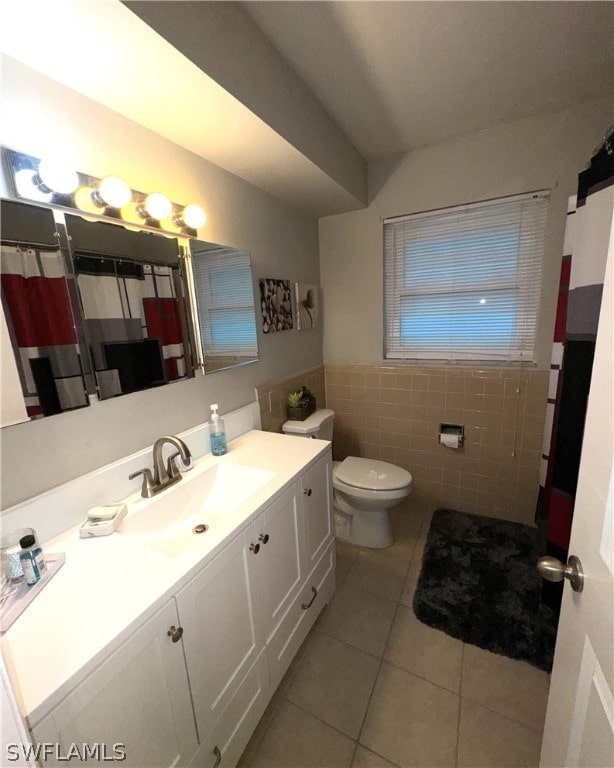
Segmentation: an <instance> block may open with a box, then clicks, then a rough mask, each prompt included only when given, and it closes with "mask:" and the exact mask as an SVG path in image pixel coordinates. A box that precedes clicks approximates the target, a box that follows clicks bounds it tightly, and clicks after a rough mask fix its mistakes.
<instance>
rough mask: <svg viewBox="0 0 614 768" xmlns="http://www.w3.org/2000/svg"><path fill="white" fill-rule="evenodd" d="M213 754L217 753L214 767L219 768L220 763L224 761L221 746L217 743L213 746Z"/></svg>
mask: <svg viewBox="0 0 614 768" xmlns="http://www.w3.org/2000/svg"><path fill="white" fill-rule="evenodd" d="M213 754H214V755H215V762H214V763H213V768H217V767H218V765H219V764H220V763H221V762H222V753H221V752H220V748H219V747H218V746H217V744H216V745H215V747H213Z"/></svg>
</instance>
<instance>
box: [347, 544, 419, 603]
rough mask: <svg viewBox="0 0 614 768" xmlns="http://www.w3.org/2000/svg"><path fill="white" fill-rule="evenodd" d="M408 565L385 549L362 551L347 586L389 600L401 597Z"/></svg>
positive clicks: (349, 576)
mask: <svg viewBox="0 0 614 768" xmlns="http://www.w3.org/2000/svg"><path fill="white" fill-rule="evenodd" d="M407 567H408V564H407V562H406V561H405V560H403V559H401V558H399V557H395V555H394V554H391V553H390V552H388V550H385V549H371V550H367V549H361V551H360V552H359V554H358V557H357V558H356V559H355V560H354V563H353V564H352V567H351V569H350V572H349V574H348V577H347V580H346V584H351V585H352V586H353V587H358V589H364V590H365V591H366V592H372V593H373V594H374V595H379V596H380V597H385V598H386V599H387V600H394V601H395V602H397V601H398V599H399V597H400V596H401V590H402V588H403V582H404V581H405V574H406V573H407Z"/></svg>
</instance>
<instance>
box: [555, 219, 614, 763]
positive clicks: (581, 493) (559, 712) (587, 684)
mask: <svg viewBox="0 0 614 768" xmlns="http://www.w3.org/2000/svg"><path fill="white" fill-rule="evenodd" d="M610 235H611V236H610V247H609V250H608V259H607V266H606V273H605V281H604V291H603V299H602V303H601V313H600V317H599V330H598V335H597V342H596V347H595V359H594V363H593V375H592V379H591V388H590V394H589V400H588V408H587V413H586V425H585V432H584V441H583V444H582V459H581V462H580V475H579V479H578V490H577V494H576V505H575V512H574V522H573V529H572V534H571V542H570V546H569V552H570V555H575V556H576V557H578V558H579V559H580V561H581V563H582V566H583V570H584V587H583V590H582V591H581V592H575V591H573V590H572V589H571V586H570V584H569V583H567V584H566V585H565V589H564V593H563V603H562V607H561V620H560V623H559V632H558V636H557V645H556V652H555V657H554V666H553V670H552V682H551V686H550V696H549V699H548V711H547V715H546V725H545V729H544V741H543V745H542V754H541V761H540V765H541V766H542V768H562V767H563V766H565V768H598V767H599V768H601V767H603V768H611V766H612V765H614V734H613V728H614V726H613V720H614V703H613V698H612V693H613V691H614V679H613V678H614V671H613V666H614V665H613V659H614V648H613V639H612V635H613V615H612V614H613V611H612V603H613V597H614V589H613V581H614V580H613V570H614V565H613V557H614V546H613V532H612V530H613V526H614V515H613V512H612V474H613V463H614V449H613V419H612V403H613V399H614V391H613V387H612V379H613V372H612V359H613V349H614V339H613V333H612V326H613V323H614V317H613V312H612V305H613V303H614V290H613V280H614V278H613V269H614V263H613V262H614V256H613V242H612V232H611V233H610Z"/></svg>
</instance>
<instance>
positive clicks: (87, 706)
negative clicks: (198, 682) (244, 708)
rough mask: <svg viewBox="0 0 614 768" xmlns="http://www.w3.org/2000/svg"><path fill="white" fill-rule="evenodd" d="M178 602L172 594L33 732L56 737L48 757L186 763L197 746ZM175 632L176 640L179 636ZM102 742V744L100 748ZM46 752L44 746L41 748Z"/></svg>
mask: <svg viewBox="0 0 614 768" xmlns="http://www.w3.org/2000/svg"><path fill="white" fill-rule="evenodd" d="M170 627H174V628H175V630H177V628H178V627H179V620H178V616H177V608H176V605H175V601H174V600H170V601H169V602H168V603H167V604H166V605H165V606H164V607H163V608H162V609H161V610H160V611H159V612H158V613H157V614H156V615H155V616H153V618H151V619H150V620H149V621H147V622H146V623H145V624H144V625H143V626H142V627H140V628H139V629H138V630H137V631H136V632H135V633H134V635H133V636H132V637H131V638H130V639H129V640H127V641H126V642H125V643H124V644H123V645H122V646H120V647H119V648H118V649H117V650H116V651H114V652H113V653H112V654H111V655H110V656H109V657H108V658H107V659H106V660H105V661H103V662H102V664H101V665H100V666H99V667H97V668H96V669H95V670H94V672H93V673H92V674H91V675H90V676H89V677H88V678H86V679H85V680H84V681H83V682H82V683H81V684H80V685H78V686H77V687H76V688H75V689H74V690H73V691H72V692H71V693H70V694H69V695H68V696H67V697H66V698H65V699H64V701H62V702H61V703H60V704H59V705H58V706H57V707H56V708H55V709H54V710H53V711H52V712H51V713H50V714H49V715H47V717H45V718H44V719H43V720H42V721H41V722H40V723H39V724H38V725H37V726H36V727H35V728H34V732H33V736H34V741H35V742H36V743H37V744H41V745H43V744H50V745H54V744H57V745H58V747H57V752H56V749H54V750H53V754H50V755H49V756H48V759H47V760H46V761H44V765H57V766H61V765H67V764H74V763H79V764H80V762H81V761H80V760H78V759H77V757H76V756H75V755H74V753H73V756H72V757H71V758H70V760H69V761H68V763H67V762H66V761H67V758H68V756H69V755H70V752H69V750H70V749H71V745H76V746H77V748H78V749H79V750H80V754H81V757H82V759H83V754H84V750H85V746H84V745H87V747H88V749H89V750H94V752H93V753H92V752H90V754H89V757H88V758H87V760H85V759H83V762H88V763H89V762H96V758H95V757H94V755H97V759H98V760H99V761H100V762H101V763H103V762H104V761H110V760H112V759H113V757H115V759H118V758H120V756H121V754H122V753H123V754H125V759H124V760H123V761H122V762H121V763H120V764H123V765H129V766H131V768H171V766H172V767H173V768H174V767H175V766H187V765H189V763H190V761H191V760H192V757H193V755H194V753H195V752H196V749H197V747H198V744H197V739H196V728H195V724H194V714H193V711H192V703H191V700H190V688H189V685H188V678H187V674H186V668H185V660H184V652H183V647H182V641H181V637H180V635H181V632H180V631H179V632H177V631H175V632H174V633H171V635H169V629H170ZM173 639H175V642H173ZM96 750H97V751H96ZM42 754H44V753H42V752H41V755H42Z"/></svg>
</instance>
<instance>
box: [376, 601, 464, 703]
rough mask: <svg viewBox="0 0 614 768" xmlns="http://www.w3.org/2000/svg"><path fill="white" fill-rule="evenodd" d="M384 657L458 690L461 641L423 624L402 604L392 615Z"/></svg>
mask: <svg viewBox="0 0 614 768" xmlns="http://www.w3.org/2000/svg"><path fill="white" fill-rule="evenodd" d="M384 659H385V660H386V661H388V662H390V663H391V664H395V665H396V666H397V667H402V668H403V669H406V670H407V671H408V672H413V673H414V674H415V675H419V676H420V677H424V678H426V679H427V680H430V681H431V682H432V683H436V684H437V685H441V686H443V687H444V688H447V689H448V690H450V691H452V692H453V693H459V692H460V682H461V672H462V664H463V644H462V642H461V641H460V640H457V639H456V638H454V637H450V636H449V635H446V634H445V632H440V631H439V630H438V629H433V628H432V627H428V626H427V625H426V624H423V623H422V622H421V621H419V620H418V619H417V618H416V616H415V615H414V612H413V611H412V609H411V608H408V607H407V606H405V605H400V606H399V609H398V611H397V614H396V616H395V619H394V623H393V625H392V630H391V632H390V636H389V637H388V645H387V646H386V651H385V653H384Z"/></svg>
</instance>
